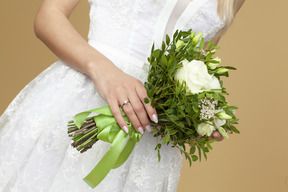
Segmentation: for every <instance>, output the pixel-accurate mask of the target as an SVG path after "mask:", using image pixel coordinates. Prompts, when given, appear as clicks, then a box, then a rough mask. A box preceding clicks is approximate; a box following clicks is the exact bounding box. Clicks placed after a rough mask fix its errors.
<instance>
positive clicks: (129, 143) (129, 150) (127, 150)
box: [113, 138, 136, 169]
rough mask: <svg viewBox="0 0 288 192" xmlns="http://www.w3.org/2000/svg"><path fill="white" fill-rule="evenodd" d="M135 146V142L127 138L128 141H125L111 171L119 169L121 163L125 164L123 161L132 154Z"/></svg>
mask: <svg viewBox="0 0 288 192" xmlns="http://www.w3.org/2000/svg"><path fill="white" fill-rule="evenodd" d="M135 144H136V141H135V140H133V139H131V138H129V140H128V141H127V143H126V145H125V147H124V149H123V150H122V152H121V154H120V156H119V158H118V160H117V162H116V163H115V165H114V166H113V169H116V168H118V167H120V166H121V165H122V164H123V163H125V161H126V160H127V159H128V157H129V156H130V154H131V153H132V151H133V149H134V146H135Z"/></svg>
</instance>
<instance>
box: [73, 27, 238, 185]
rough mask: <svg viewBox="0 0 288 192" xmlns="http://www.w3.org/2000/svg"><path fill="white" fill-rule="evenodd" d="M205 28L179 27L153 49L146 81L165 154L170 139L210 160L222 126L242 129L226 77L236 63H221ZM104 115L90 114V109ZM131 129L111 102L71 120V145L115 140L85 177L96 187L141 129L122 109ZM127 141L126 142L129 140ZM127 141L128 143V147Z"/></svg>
mask: <svg viewBox="0 0 288 192" xmlns="http://www.w3.org/2000/svg"><path fill="white" fill-rule="evenodd" d="M201 36H202V33H199V34H197V35H196V34H195V32H192V31H191V30H189V31H176V32H175V33H174V35H173V39H172V40H171V39H170V37H169V36H168V35H167V36H166V41H165V42H163V43H162V47H161V49H155V48H154V45H153V47H152V49H151V55H150V57H149V58H148V61H149V63H150V68H149V73H148V80H147V82H145V84H144V86H145V88H146V90H147V95H148V97H149V98H145V99H144V102H145V103H149V102H150V103H151V105H152V106H153V107H155V109H156V110H157V114H158V119H159V121H158V123H157V124H154V123H153V122H151V125H152V127H153V132H152V133H153V134H154V136H155V137H157V138H158V144H157V145H156V146H155V150H157V151H158V158H159V161H160V159H161V156H160V155H161V145H165V144H168V143H170V144H171V146H172V147H177V148H178V149H179V150H180V151H181V152H182V153H183V154H184V155H185V157H186V159H188V160H189V162H190V166H191V163H192V162H193V161H197V160H198V159H199V160H201V157H202V156H203V157H204V158H205V159H207V153H208V152H209V151H210V150H211V149H212V146H211V145H210V144H211V143H212V142H214V141H215V139H211V138H209V137H210V136H211V134H212V133H213V131H218V132H219V133H220V134H221V135H222V136H223V137H225V138H228V137H229V136H228V132H235V133H239V131H238V130H237V129H236V128H235V126H234V124H237V121H238V119H237V118H236V117H235V115H234V110H235V109H237V107H235V106H230V105H229V104H228V103H227V101H226V99H225V95H228V93H227V92H226V90H225V88H224V87H223V82H222V80H220V77H221V76H226V77H228V71H229V70H234V69H235V68H233V67H230V66H219V64H220V62H221V60H220V58H218V57H216V58H214V57H213V56H214V54H215V51H216V49H219V47H218V46H213V40H212V41H210V42H208V43H207V44H206V46H205V41H204V39H203V38H201ZM92 112H96V113H98V114H99V115H97V116H93V117H88V116H89V114H90V113H92ZM122 115H123V116H124V118H125V120H126V122H127V124H128V126H129V133H128V134H127V133H125V132H124V131H122V129H121V128H120V127H119V125H118V124H117V122H116V120H115V118H114V117H113V114H112V112H111V110H110V108H109V106H105V107H101V108H97V109H92V110H89V111H85V112H82V113H79V114H77V115H75V116H74V120H73V121H70V122H69V124H68V133H69V135H70V136H71V137H73V143H72V146H73V147H75V148H77V150H78V151H80V152H85V151H86V150H88V149H89V148H91V147H92V145H93V144H94V143H96V142H97V141H98V140H103V141H106V142H110V143H111V146H110V148H109V150H108V151H107V153H106V154H105V155H104V157H103V158H102V159H101V160H100V162H99V163H98V164H97V165H96V167H95V168H94V169H93V170H92V171H91V172H90V173H89V174H88V175H87V177H85V178H84V181H85V182H86V183H87V184H89V185H90V186H91V187H92V188H94V187H95V186H97V185H98V184H99V183H100V182H101V181H102V179H104V177H105V176H106V175H107V174H108V172H109V171H110V170H111V169H112V168H117V167H119V166H121V165H122V164H123V163H124V162H125V161H126V160H127V159H128V157H129V155H130V153H131V152H132V150H133V147H134V145H135V143H136V142H139V140H140V139H141V136H142V135H141V134H140V133H138V132H136V131H135V129H134V128H133V127H132V125H131V123H130V122H129V120H128V118H127V116H126V115H125V113H124V112H123V110H122ZM127 138H129V139H128V141H127V142H126V145H125V141H126V139H127ZM124 145H125V146H124Z"/></svg>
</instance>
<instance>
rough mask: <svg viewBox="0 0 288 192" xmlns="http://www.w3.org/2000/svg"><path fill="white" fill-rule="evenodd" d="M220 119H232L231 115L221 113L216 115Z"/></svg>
mask: <svg viewBox="0 0 288 192" xmlns="http://www.w3.org/2000/svg"><path fill="white" fill-rule="evenodd" d="M216 115H217V117H219V119H232V117H231V116H230V115H227V114H226V113H225V112H220V113H217V114H216Z"/></svg>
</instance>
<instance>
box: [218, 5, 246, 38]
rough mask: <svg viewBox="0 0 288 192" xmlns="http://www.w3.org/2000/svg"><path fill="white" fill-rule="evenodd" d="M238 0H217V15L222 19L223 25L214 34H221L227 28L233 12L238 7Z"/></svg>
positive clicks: (234, 12) (232, 17) (233, 15)
mask: <svg viewBox="0 0 288 192" xmlns="http://www.w3.org/2000/svg"><path fill="white" fill-rule="evenodd" d="M239 3H240V1H239V0H218V10H217V11H218V15H219V16H220V18H221V19H223V20H224V23H225V25H224V27H223V28H222V29H221V30H220V31H219V32H218V33H217V34H216V36H219V35H220V36H221V35H223V34H224V33H225V31H226V30H227V29H228V27H229V25H230V24H231V23H232V21H233V19H234V17H235V14H236V12H237V10H238V8H239Z"/></svg>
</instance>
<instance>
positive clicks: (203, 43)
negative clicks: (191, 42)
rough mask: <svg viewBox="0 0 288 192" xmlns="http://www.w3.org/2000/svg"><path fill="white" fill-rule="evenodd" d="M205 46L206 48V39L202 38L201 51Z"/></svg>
mask: <svg viewBox="0 0 288 192" xmlns="http://www.w3.org/2000/svg"><path fill="white" fill-rule="evenodd" d="M204 46H205V41H204V38H203V37H202V38H201V42H200V46H199V49H203V48H204Z"/></svg>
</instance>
